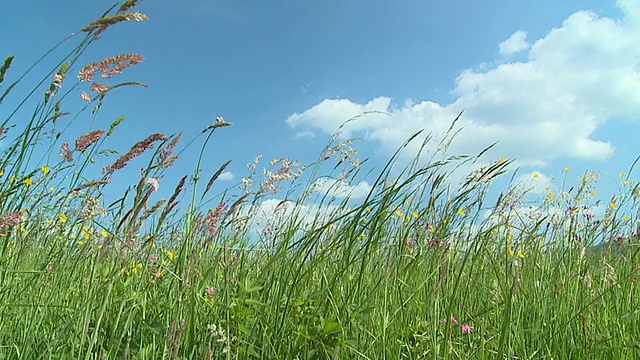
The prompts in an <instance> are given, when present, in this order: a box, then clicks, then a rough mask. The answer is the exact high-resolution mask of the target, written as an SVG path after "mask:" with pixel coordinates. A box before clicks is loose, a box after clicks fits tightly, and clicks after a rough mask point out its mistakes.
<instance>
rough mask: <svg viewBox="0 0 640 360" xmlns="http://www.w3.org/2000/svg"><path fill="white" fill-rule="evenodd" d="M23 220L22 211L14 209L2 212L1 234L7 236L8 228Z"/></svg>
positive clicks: (0, 218) (0, 217)
mask: <svg viewBox="0 0 640 360" xmlns="http://www.w3.org/2000/svg"><path fill="white" fill-rule="evenodd" d="M21 220H22V212H21V211H13V212H8V213H4V214H2V216H0V236H5V235H7V233H8V228H11V227H14V226H16V225H18V224H20V221H21Z"/></svg>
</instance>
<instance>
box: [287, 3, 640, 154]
mask: <svg viewBox="0 0 640 360" xmlns="http://www.w3.org/2000/svg"><path fill="white" fill-rule="evenodd" d="M617 4H618V7H619V8H620V9H621V10H622V11H623V13H624V16H623V17H622V18H621V19H611V18H606V17H599V16H598V15H597V14H596V13H594V12H591V11H579V12H576V13H574V14H572V15H571V16H569V17H568V18H567V19H566V20H565V21H564V22H563V24H562V26H560V27H558V28H555V29H552V30H551V31H549V32H548V33H547V34H546V35H545V36H544V37H542V38H540V39H537V40H535V42H533V43H532V44H529V43H528V42H527V41H526V33H525V32H524V31H522V30H519V31H517V32H515V33H514V34H513V35H511V36H510V37H509V38H508V39H506V40H505V41H504V42H502V43H500V44H499V47H498V51H499V52H498V54H499V55H501V56H502V57H501V59H502V60H500V61H499V62H498V63H497V64H496V65H493V66H492V67H491V68H489V69H486V68H483V69H468V70H465V71H463V72H462V73H461V74H460V75H459V76H458V78H457V80H456V87H455V88H454V89H453V90H452V94H454V95H455V96H456V99H455V100H454V101H453V102H451V103H449V104H440V103H437V102H434V101H429V100H423V101H420V102H419V103H412V102H410V101H407V102H406V103H405V104H404V105H403V106H401V107H399V108H396V107H392V106H391V98H389V97H384V96H381V97H376V98H374V99H372V100H370V101H369V102H367V103H362V104H360V103H356V102H353V101H351V100H348V99H325V100H324V101H322V102H320V103H318V104H316V105H315V106H313V107H311V108H309V109H307V110H305V111H303V112H302V113H294V114H292V115H291V116H289V118H288V119H287V120H286V122H287V124H288V125H289V126H291V127H292V128H294V129H296V130H298V131H299V132H300V133H304V134H305V135H306V136H309V132H311V131H319V132H322V133H326V134H332V133H333V132H334V131H335V130H336V129H337V127H338V126H339V125H340V124H342V123H343V122H344V121H345V120H347V119H349V118H351V117H353V116H356V115H359V114H362V113H364V112H386V113H388V114H389V115H390V116H388V115H382V114H379V113H371V114H369V115H366V116H364V117H362V118H361V119H359V120H357V121H354V122H351V123H349V124H348V125H347V126H346V127H345V128H344V131H343V134H342V136H343V137H350V136H354V133H357V135H358V136H362V137H364V138H365V139H366V140H370V141H374V142H377V143H379V145H380V148H381V149H382V150H383V151H385V152H387V153H391V152H392V151H394V150H395V149H397V147H398V146H399V145H400V144H401V143H402V142H403V141H404V140H406V139H407V138H408V137H409V136H410V135H411V134H413V133H414V132H415V131H417V130H420V129H425V130H426V131H427V132H434V133H436V134H437V133H441V132H444V131H445V130H446V129H447V128H448V127H449V126H450V124H451V121H452V120H453V119H454V118H455V117H456V115H457V114H458V113H459V112H460V111H462V110H464V111H465V112H464V114H463V117H462V118H461V120H460V122H459V123H458V124H459V125H461V126H463V127H464V130H463V131H462V132H461V133H460V135H459V136H458V139H457V140H456V141H455V142H454V144H453V147H452V148H451V151H452V152H454V153H465V154H475V153H477V152H478V151H480V150H481V149H483V148H484V147H486V146H487V145H489V144H490V143H492V142H495V141H499V144H498V145H497V146H496V148H494V153H493V155H496V156H505V157H515V158H517V159H518V163H517V165H520V166H545V165H547V164H548V163H550V162H551V161H553V160H554V159H557V158H563V157H565V158H569V157H572V158H580V159H588V160H593V159H605V158H608V157H610V156H611V155H612V154H613V153H614V150H615V149H614V146H613V145H612V143H611V142H610V141H609V139H598V138H596V137H595V136H594V133H595V131H596V130H597V129H598V128H599V127H600V126H601V125H602V124H604V123H605V122H606V121H612V120H611V119H613V118H627V119H632V118H637V116H638V114H640V46H637V44H639V43H640V1H639V0H625V1H619V2H618V3H617ZM515 53H519V57H520V58H523V59H525V60H523V61H509V60H508V58H509V55H512V54H515Z"/></svg>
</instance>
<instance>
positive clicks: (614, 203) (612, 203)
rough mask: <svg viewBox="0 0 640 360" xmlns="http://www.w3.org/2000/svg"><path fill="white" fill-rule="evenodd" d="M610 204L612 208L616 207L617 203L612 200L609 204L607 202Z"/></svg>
mask: <svg viewBox="0 0 640 360" xmlns="http://www.w3.org/2000/svg"><path fill="white" fill-rule="evenodd" d="M609 205H610V206H611V208H612V209H616V208H618V204H616V202H615V201H612V202H611V204H609Z"/></svg>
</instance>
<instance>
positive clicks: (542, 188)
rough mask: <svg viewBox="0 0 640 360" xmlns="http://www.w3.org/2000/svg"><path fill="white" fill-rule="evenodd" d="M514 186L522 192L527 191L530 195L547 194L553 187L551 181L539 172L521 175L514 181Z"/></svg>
mask: <svg viewBox="0 0 640 360" xmlns="http://www.w3.org/2000/svg"><path fill="white" fill-rule="evenodd" d="M516 184H518V185H517V186H519V187H521V188H522V189H523V190H527V192H529V193H530V194H537V195H539V194H544V193H547V192H549V190H550V189H551V188H552V187H553V180H552V179H551V178H550V177H548V176H547V175H545V174H543V173H541V172H539V171H532V172H530V173H528V174H524V175H521V176H520V177H519V178H518V179H517V180H516Z"/></svg>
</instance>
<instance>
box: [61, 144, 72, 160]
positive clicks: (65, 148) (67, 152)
mask: <svg viewBox="0 0 640 360" xmlns="http://www.w3.org/2000/svg"><path fill="white" fill-rule="evenodd" d="M60 156H62V159H63V160H64V161H66V162H72V161H73V152H72V151H71V149H70V148H69V143H67V142H63V143H62V148H61V149H60Z"/></svg>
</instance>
